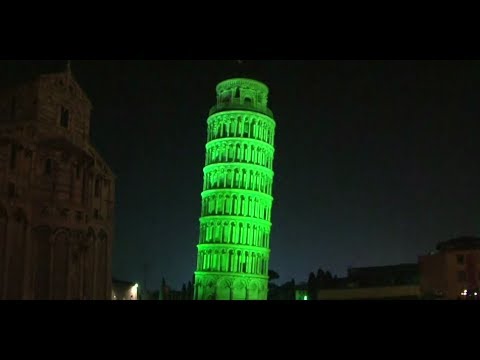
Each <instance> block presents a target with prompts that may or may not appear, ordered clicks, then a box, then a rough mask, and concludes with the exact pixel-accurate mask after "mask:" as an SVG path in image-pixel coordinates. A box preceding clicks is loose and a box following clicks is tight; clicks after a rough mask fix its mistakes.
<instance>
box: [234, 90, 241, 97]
mask: <svg viewBox="0 0 480 360" xmlns="http://www.w3.org/2000/svg"><path fill="white" fill-rule="evenodd" d="M235 97H236V98H240V88H237V91H236V92H235Z"/></svg>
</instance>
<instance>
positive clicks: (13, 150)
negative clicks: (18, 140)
mask: <svg viewBox="0 0 480 360" xmlns="http://www.w3.org/2000/svg"><path fill="white" fill-rule="evenodd" d="M16 166H17V147H16V146H15V144H12V146H11V151H10V170H14V169H15V167H16Z"/></svg>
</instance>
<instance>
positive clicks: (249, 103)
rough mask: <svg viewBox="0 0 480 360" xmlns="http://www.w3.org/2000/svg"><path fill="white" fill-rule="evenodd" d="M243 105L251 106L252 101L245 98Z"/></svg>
mask: <svg viewBox="0 0 480 360" xmlns="http://www.w3.org/2000/svg"><path fill="white" fill-rule="evenodd" d="M244 103H245V105H251V104H252V99H250V98H248V97H247V98H245V100H244Z"/></svg>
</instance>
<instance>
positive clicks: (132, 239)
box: [0, 60, 480, 288]
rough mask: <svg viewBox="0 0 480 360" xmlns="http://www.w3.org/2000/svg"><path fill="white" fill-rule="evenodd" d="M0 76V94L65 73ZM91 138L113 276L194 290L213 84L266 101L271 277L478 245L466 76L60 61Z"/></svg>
mask: <svg viewBox="0 0 480 360" xmlns="http://www.w3.org/2000/svg"><path fill="white" fill-rule="evenodd" d="M64 63H65V61H61V60H17V61H13V60H8V61H6V60H4V61H0V83H1V82H2V79H3V81H5V82H9V81H10V80H11V79H13V78H16V77H19V76H20V77H22V76H27V75H30V74H33V73H41V72H49V71H55V70H59V69H62V68H63V65H62V64H64ZM72 70H73V73H74V75H75V77H76V79H77V81H78V82H79V84H80V85H81V86H82V88H83V89H84V90H85V91H86V93H87V94H88V95H89V97H90V99H91V100H92V102H93V104H94V111H93V115H92V120H91V122H92V130H91V139H92V142H93V143H94V144H95V145H96V147H97V148H98V150H99V151H100V153H101V154H102V155H103V157H104V158H105V160H106V161H107V162H108V163H109V165H110V167H111V168H112V169H113V171H114V172H115V173H116V175H117V176H118V180H117V194H116V199H117V208H116V220H117V222H116V239H115V243H114V257H113V273H114V276H116V277H118V278H121V279H125V280H131V281H138V282H140V283H142V284H143V282H144V269H145V265H147V270H148V272H147V274H148V276H147V280H148V287H149V288H159V286H160V283H161V279H162V277H165V278H166V280H167V282H168V283H170V284H172V285H173V286H174V287H177V288H178V287H180V286H181V284H182V283H184V282H187V281H189V280H191V279H192V276H193V272H194V269H195V265H196V264H195V262H196V245H197V240H198V228H199V226H198V218H199V217H200V210H201V198H200V193H201V190H202V183H203V173H202V169H203V166H204V161H205V151H204V149H205V142H206V121H207V115H208V111H209V109H210V107H212V106H213V105H214V104H215V102H216V94H215V86H216V85H217V83H218V82H220V81H222V80H225V79H227V78H230V77H235V76H237V75H238V72H239V71H242V72H244V75H245V76H249V77H252V78H254V79H257V80H260V81H263V82H265V83H266V84H267V85H268V86H269V87H270V91H271V94H270V108H271V109H272V110H273V112H274V114H275V120H276V122H277V135H276V158H275V164H274V166H275V172H276V177H275V182H274V196H275V203H274V208H273V234H272V239H271V245H272V256H271V265H270V268H272V269H274V270H276V271H277V272H278V273H279V274H280V276H281V279H280V280H281V281H283V282H284V281H288V280H290V279H292V278H295V279H296V280H297V281H298V282H299V281H303V280H306V279H307V277H308V273H309V272H311V271H316V270H317V269H318V268H319V267H322V268H323V269H324V270H330V271H331V272H332V273H334V274H338V275H339V276H343V275H344V274H345V273H346V270H347V268H348V267H350V266H352V267H359V266H380V265H390V264H399V263H406V262H416V261H417V257H418V256H419V255H421V254H423V253H426V252H428V251H430V250H433V248H434V247H435V245H436V244H437V243H438V242H440V241H444V240H448V239H450V238H452V237H456V236H462V235H475V236H476V235H479V233H480V201H479V199H480V186H479V185H480V170H479V169H480V167H479V165H478V159H479V155H480V141H478V140H477V139H478V134H479V133H480V125H479V123H480V101H479V95H480V61H455V60H448V61H423V60H411V61H397V60H371V61H366V60H358V61H357V60H355V61H353V60H338V61H330V60H329V61H320V60H318V61H314V60H288V61H260V60H256V61H253V60H252V61H247V62H246V63H245V64H243V65H241V66H240V65H239V64H238V63H237V62H236V61H235V60H225V61H224V60H221V61H220V60H212V61H161V60H73V61H72Z"/></svg>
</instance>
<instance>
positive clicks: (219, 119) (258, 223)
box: [195, 79, 276, 300]
mask: <svg viewBox="0 0 480 360" xmlns="http://www.w3.org/2000/svg"><path fill="white" fill-rule="evenodd" d="M268 93H269V91H268V87H267V86H266V85H264V84H262V83H260V82H258V81H255V80H250V79H231V80H227V81H224V82H222V83H220V84H219V85H218V86H217V105H216V106H214V107H213V108H212V109H211V110H210V117H209V118H208V141H207V146H206V164H205V168H204V171H203V172H204V185H203V192H202V217H201V218H200V241H199V245H198V246H197V248H198V259H197V271H196V272H195V299H196V300H267V292H268V263H269V259H270V232H271V228H272V223H271V211H272V204H273V197H272V188H273V177H274V172H273V158H274V153H275V148H274V139H275V126H276V124H275V121H274V119H273V114H272V112H271V110H270V109H269V108H268V107H267V106H268Z"/></svg>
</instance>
